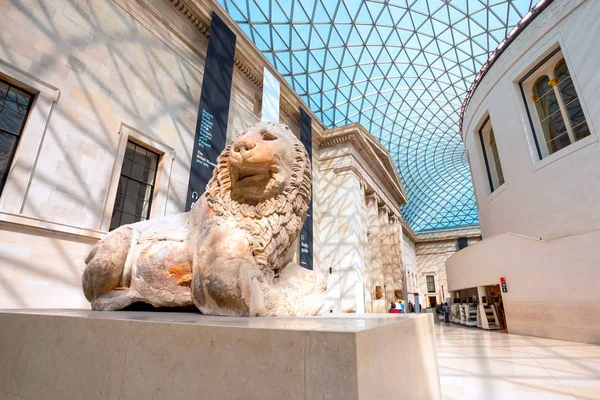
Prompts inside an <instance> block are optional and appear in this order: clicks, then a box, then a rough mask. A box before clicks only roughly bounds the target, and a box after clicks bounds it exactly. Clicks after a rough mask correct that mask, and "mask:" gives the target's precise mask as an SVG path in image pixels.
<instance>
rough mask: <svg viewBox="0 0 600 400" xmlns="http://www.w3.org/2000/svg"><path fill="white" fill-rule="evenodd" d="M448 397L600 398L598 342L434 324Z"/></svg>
mask: <svg viewBox="0 0 600 400" xmlns="http://www.w3.org/2000/svg"><path fill="white" fill-rule="evenodd" d="M436 344H437V349H438V360H439V369H440V379H441V383H442V394H443V398H444V400H459V399H460V400H467V399H477V400H484V399H485V400H496V399H498V400H499V399H519V400H522V399H544V400H553V399H581V400H588V399H600V346H597V345H592V344H585V343H577V342H567V341H563V340H553V339H543V338H537V337H530V336H521V335H512V334H507V333H501V332H495V331H484V330H482V329H477V328H467V327H462V326H458V325H455V324H444V323H439V324H437V323H436Z"/></svg>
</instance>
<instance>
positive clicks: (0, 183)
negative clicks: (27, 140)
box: [0, 75, 37, 197]
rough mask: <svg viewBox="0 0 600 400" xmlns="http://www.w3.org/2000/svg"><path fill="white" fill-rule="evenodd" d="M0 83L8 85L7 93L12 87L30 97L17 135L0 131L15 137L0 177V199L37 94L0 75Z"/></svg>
mask: <svg viewBox="0 0 600 400" xmlns="http://www.w3.org/2000/svg"><path fill="white" fill-rule="evenodd" d="M0 83H5V84H7V85H9V89H8V90H9V91H10V89H11V88H13V87H14V88H16V89H18V90H20V91H22V92H25V93H26V94H28V95H29V96H31V97H30V98H29V102H28V103H27V108H26V111H25V113H24V115H25V118H24V120H23V123H22V124H21V128H20V129H19V133H16V134H15V133H12V132H8V131H5V130H3V129H1V130H0V134H2V133H4V132H6V134H7V135H12V136H15V137H16V143H15V145H14V148H13V149H12V151H11V154H10V156H9V157H8V159H9V162H8V164H7V166H6V170H5V171H4V174H3V175H2V176H0V197H2V193H3V191H4V187H5V186H6V182H7V181H8V175H9V172H10V170H11V169H12V165H13V162H14V161H15V155H16V154H17V149H18V148H19V145H20V144H21V141H22V140H21V139H22V138H23V134H24V132H25V126H26V125H27V120H28V119H29V116H30V115H31V112H32V111H33V104H34V101H35V98H36V96H37V93H35V92H34V91H31V90H28V89H26V88H23V87H21V86H19V85H17V84H15V83H13V82H11V81H10V80H7V79H3V77H2V76H1V75H0ZM7 93H8V92H7Z"/></svg>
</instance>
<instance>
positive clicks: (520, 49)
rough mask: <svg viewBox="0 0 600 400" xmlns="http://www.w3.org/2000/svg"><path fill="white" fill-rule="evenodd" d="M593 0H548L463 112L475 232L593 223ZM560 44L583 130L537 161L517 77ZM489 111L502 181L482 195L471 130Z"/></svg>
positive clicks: (563, 230) (597, 125)
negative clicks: (476, 212)
mask: <svg viewBox="0 0 600 400" xmlns="http://www.w3.org/2000/svg"><path fill="white" fill-rule="evenodd" d="M599 20H600V1H595V0H587V1H585V0H583V1H582V0H560V1H558V0H557V1H555V2H554V3H552V4H551V5H550V6H549V7H548V8H547V9H546V10H545V11H544V12H543V13H542V14H541V15H539V16H538V17H537V18H535V19H534V20H533V21H532V23H531V24H530V25H529V26H528V27H527V28H526V29H525V31H524V32H522V33H521V34H520V35H519V36H518V37H517V38H516V40H515V41H514V42H513V43H511V44H510V45H509V47H508V48H507V49H506V51H505V52H504V53H503V54H502V55H501V56H500V58H499V59H498V60H497V62H496V63H495V64H494V65H493V66H492V68H491V70H490V71H489V72H488V74H487V75H486V76H485V78H484V79H483V81H482V83H481V84H480V86H479V87H478V88H477V90H476V91H475V93H474V96H473V98H472V100H471V102H470V103H469V105H468V107H467V109H466V112H465V117H464V123H463V137H464V138H465V145H466V148H467V151H468V155H469V159H470V164H471V170H472V173H473V184H474V187H475V193H476V199H477V205H478V207H479V216H480V223H481V231H482V235H483V237H484V239H485V238H487V237H490V236H493V235H497V234H500V233H503V232H512V233H518V234H521V235H525V236H529V237H533V238H538V239H539V238H543V239H544V240H549V239H554V238H558V237H563V236H568V235H575V234H580V233H585V232H590V231H593V230H597V229H600V142H598V136H600V101H598V100H599V96H600V73H599V67H600V24H599V23H598V21H599ZM557 45H560V47H561V49H562V52H563V54H564V56H565V59H566V62H567V65H568V67H569V70H570V72H571V76H572V77H573V80H574V82H575V87H576V90H577V93H578V94H579V97H580V100H581V103H582V106H583V109H584V113H585V116H586V119H587V121H588V124H589V127H590V131H591V135H590V136H589V137H587V138H585V139H582V140H580V141H578V142H576V143H574V144H571V145H570V146H568V147H566V148H565V149H563V150H561V151H559V152H557V153H554V154H553V155H551V156H548V157H546V158H544V159H543V160H541V161H538V157H537V152H536V150H535V145H534V142H533V141H532V139H531V128H530V124H529V120H528V117H527V113H526V109H525V104H524V102H523V99H522V97H521V93H520V90H519V86H518V81H519V79H520V78H522V77H523V75H524V74H526V73H527V72H529V71H530V70H531V69H532V68H534V67H535V66H536V65H537V64H538V63H539V62H540V60H541V59H543V58H544V57H545V56H546V55H547V54H548V53H549V51H551V50H552V49H553V48H555V47H556V46H557ZM487 115H489V116H490V119H491V123H492V126H493V128H494V132H495V137H496V143H497V146H498V151H499V154H500V161H501V164H502V169H503V172H504V177H505V180H506V183H505V184H504V185H503V186H501V187H500V188H499V189H496V191H494V193H493V194H490V188H489V183H488V177H487V172H486V167H485V163H484V158H483V153H482V150H481V142H480V140H479V136H478V129H479V128H480V126H481V124H482V122H483V120H484V119H485V117H486V116H487Z"/></svg>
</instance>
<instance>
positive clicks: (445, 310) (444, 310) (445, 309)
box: [442, 303, 450, 322]
mask: <svg viewBox="0 0 600 400" xmlns="http://www.w3.org/2000/svg"><path fill="white" fill-rule="evenodd" d="M442 313H443V314H444V322H450V310H449V309H448V303H444V305H443V306H442Z"/></svg>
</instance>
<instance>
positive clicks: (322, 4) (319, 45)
mask: <svg viewBox="0 0 600 400" xmlns="http://www.w3.org/2000/svg"><path fill="white" fill-rule="evenodd" d="M219 3H220V4H221V5H222V6H223V7H224V8H225V10H226V11H227V12H228V13H229V14H230V16H231V17H232V18H233V19H234V20H235V21H236V22H237V23H238V24H239V25H240V27H241V28H242V29H243V30H244V32H245V33H246V34H247V35H248V37H249V38H250V39H251V40H252V41H253V42H254V43H255V44H256V46H257V47H258V48H259V49H260V51H262V52H263V54H264V55H265V56H266V58H267V59H268V60H269V61H270V62H271V63H272V64H273V65H274V66H275V68H277V70H278V71H279V72H280V73H281V74H282V75H283V76H284V77H285V79H286V80H287V82H288V83H289V84H290V85H291V86H292V88H294V90H295V91H296V92H297V93H298V94H299V95H300V96H301V97H302V99H303V100H304V101H305V102H306V104H308V105H309V107H310V108H311V109H312V111H314V112H315V114H316V115H317V116H318V117H319V118H320V119H321V120H322V121H323V122H324V123H325V125H326V126H327V127H329V128H334V127H337V126H343V125H346V124H349V123H353V122H360V123H361V124H362V125H363V126H364V127H365V128H366V129H367V130H368V131H370V132H371V133H372V134H373V135H374V136H375V137H376V138H377V139H379V141H380V142H381V143H382V144H383V145H384V146H385V147H386V148H387V149H388V150H389V152H390V154H391V156H392V158H393V160H394V162H395V164H396V167H397V168H398V170H399V172H400V176H401V178H402V181H403V184H404V187H405V189H406V192H407V195H408V204H407V205H406V206H404V207H403V209H402V214H403V217H404V219H405V220H406V222H407V223H408V224H409V225H410V226H411V228H412V229H413V230H414V231H415V232H419V231H426V230H438V229H448V228H456V227H464V226H472V225H478V224H479V220H478V214H477V206H476V204H475V197H474V193H473V186H472V182H471V175H470V171H469V165H468V162H467V159H466V155H465V150H464V147H463V145H462V143H461V137H460V134H459V126H458V122H459V114H460V108H461V104H462V101H463V100H464V98H465V94H466V92H467V90H468V89H469V86H470V85H471V83H472V82H473V81H474V79H475V76H476V74H477V73H478V72H479V70H480V68H481V67H482V65H483V64H484V63H485V62H486V60H487V59H488V57H489V55H490V54H491V53H492V52H493V51H494V50H495V49H496V47H497V45H498V44H499V43H500V42H501V41H502V40H503V39H504V38H505V37H506V36H507V34H508V33H509V32H510V31H511V30H512V28H513V27H514V26H515V25H517V23H518V22H519V21H520V20H521V19H522V18H523V16H524V15H525V14H527V13H528V12H529V11H530V10H531V9H532V7H533V6H534V5H535V4H536V3H537V0H506V1H499V0H395V1H394V0H391V1H383V0H373V1H370V0H219Z"/></svg>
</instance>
